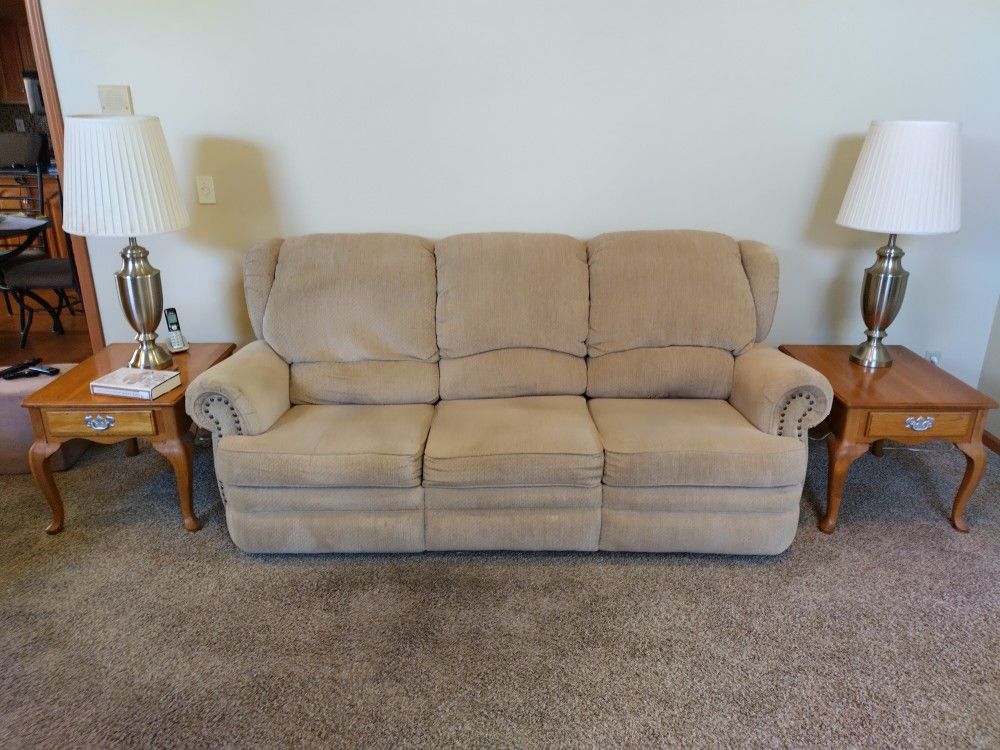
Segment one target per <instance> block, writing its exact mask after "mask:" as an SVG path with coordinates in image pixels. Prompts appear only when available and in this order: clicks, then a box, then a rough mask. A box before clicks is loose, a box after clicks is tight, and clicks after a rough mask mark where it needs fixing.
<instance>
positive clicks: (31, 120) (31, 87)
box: [0, 0, 104, 365]
mask: <svg viewBox="0 0 1000 750" xmlns="http://www.w3.org/2000/svg"><path fill="white" fill-rule="evenodd" d="M0 153H2V154H4V156H3V160H2V161H0V214H2V215H3V217H5V218H6V219H7V220H6V221H3V220H0V274H2V275H0V282H3V283H4V286H8V285H7V284H6V282H5V278H7V277H9V278H10V279H11V280H12V283H11V284H10V286H16V290H6V291H5V293H0V365H8V364H13V363H15V362H21V361H23V360H26V359H30V358H34V357H41V358H42V360H43V361H44V362H46V363H54V362H67V363H68V362H79V361H81V360H83V359H86V358H87V357H89V356H90V355H91V354H92V353H93V352H94V351H98V350H100V349H102V348H103V347H104V334H103V330H102V328H101V320H100V311H99V309H98V305H97V297H96V294H95V290H94V281H93V276H92V273H91V268H90V257H89V254H88V252H87V243H86V240H85V239H84V238H82V237H71V236H69V235H67V234H66V233H65V232H63V230H62V190H61V174H62V172H61V169H62V164H63V120H62V110H61V107H60V104H59V95H58V91H57V90H56V84H55V77H54V76H53V73H52V61H51V58H50V56H49V48H48V41H47V38H46V35H45V23H44V19H43V17H42V9H41V2H40V0H0ZM4 162H6V163H4ZM39 222H41V223H44V226H43V227H41V228H39V227H38V223H39ZM33 225H34V230H37V231H34V230H33V229H32V226H33ZM22 229H24V230H25V233H20V232H21V230H22ZM29 240H30V241H29ZM49 260H51V261H54V262H53V263H49V264H48V266H47V267H46V266H43V265H31V264H33V263H36V262H44V261H49ZM50 269H53V270H55V269H58V270H60V271H66V272H68V273H69V274H70V278H71V280H72V284H71V288H69V289H67V290H65V292H64V291H62V290H57V289H46V288H38V289H32V290H31V291H32V294H33V295H34V299H33V298H32V297H31V296H28V295H27V294H25V292H24V290H25V289H26V288H27V287H26V285H27V284H29V283H33V282H37V283H39V284H40V287H45V286H46V282H47V281H48V282H51V279H52V276H51V275H49V276H48V277H46V274H45V273H44V271H46V270H50ZM58 278H60V279H62V278H64V277H62V276H60V277H58ZM49 285H51V284H49ZM64 298H65V299H64ZM67 299H68V300H69V301H70V302H71V303H72V304H71V305H70V306H69V307H68V308H67V307H66V305H65V304H64V303H65V301H66V300H67ZM46 305H47V306H48V307H49V308H51V309H52V310H58V321H59V325H58V326H56V325H55V324H54V321H53V319H52V316H51V314H50V312H49V311H48V310H46V309H45V307H46ZM25 306H30V307H31V308H33V314H32V313H27V314H26V310H27V308H26V307H25ZM28 317H32V318H33V320H32V321H31V327H30V329H29V330H28V332H27V336H26V337H25V336H23V335H22V321H23V320H24V319H26V318H28ZM55 327H61V328H62V329H63V333H56V332H54V330H53V329H54V328H55ZM22 343H23V346H22Z"/></svg>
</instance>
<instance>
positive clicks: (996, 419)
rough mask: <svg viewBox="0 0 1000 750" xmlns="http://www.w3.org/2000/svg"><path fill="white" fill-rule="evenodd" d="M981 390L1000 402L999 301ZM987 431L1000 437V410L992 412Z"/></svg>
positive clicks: (980, 385)
mask: <svg viewBox="0 0 1000 750" xmlns="http://www.w3.org/2000/svg"><path fill="white" fill-rule="evenodd" d="M979 390H981V391H983V392H984V393H988V394H990V395H991V396H992V397H993V399H994V400H995V401H998V402H1000V300H997V311H996V315H994V316H993V333H992V334H991V335H990V344H989V348H987V350H986V359H985V360H984V361H983V373H982V375H980V376H979ZM986 429H987V430H989V431H990V432H992V433H993V434H994V435H996V436H998V437H1000V409H994V410H993V411H992V412H990V416H989V418H988V419H987V420H986Z"/></svg>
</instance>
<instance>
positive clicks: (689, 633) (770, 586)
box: [0, 444, 1000, 750]
mask: <svg viewBox="0 0 1000 750" xmlns="http://www.w3.org/2000/svg"><path fill="white" fill-rule="evenodd" d="M933 447H935V448H939V449H943V448H944V446H943V445H937V444H935V445H934V446H933ZM990 460H991V467H990V469H989V471H988V473H987V475H986V477H985V478H984V480H983V483H982V484H981V485H980V488H979V490H978V492H977V493H976V496H975V497H974V499H973V502H972V504H971V507H970V511H969V514H968V518H969V521H970V522H971V523H972V526H973V532H972V533H971V534H969V535H961V534H958V533H956V532H954V531H952V529H951V528H950V527H949V525H948V523H947V522H946V520H945V517H946V511H947V508H948V506H949V504H950V498H951V495H952V493H953V492H954V489H955V487H956V486H957V483H958V479H959V477H960V475H961V471H962V469H963V466H964V460H963V459H962V458H961V457H960V456H959V455H958V454H957V453H955V452H953V451H947V452H933V453H910V452H901V451H893V452H887V453H886V455H885V457H884V458H881V459H876V458H874V457H872V456H865V457H863V458H862V459H860V460H859V461H858V463H857V464H856V465H855V467H854V469H853V470H852V472H851V477H850V480H849V486H848V493H849V498H848V500H847V501H846V503H845V508H844V512H843V514H842V517H841V529H840V531H838V532H837V534H836V535H834V536H832V537H827V536H824V535H822V534H820V533H819V532H818V531H817V530H816V528H815V520H816V508H817V505H818V504H819V500H818V498H820V497H822V493H823V492H824V490H825V471H826V457H825V450H818V449H817V446H816V445H814V446H813V449H812V456H811V462H810V467H809V481H808V484H807V488H806V496H805V498H804V500H803V503H802V521H801V525H800V529H799V534H798V537H797V539H796V541H795V543H794V544H793V546H792V548H791V550H790V551H789V552H788V553H786V554H785V555H783V556H781V557H778V558H771V559H752V558H740V557H698V556H682V555H673V556H655V555H610V554H580V555H577V554H558V555H552V554H462V555H458V554H428V555H407V556H398V557H397V556H394V557H378V556H355V557H339V556H323V557H284V558H282V557H265V556H248V555H245V554H243V553H241V552H239V551H238V550H237V549H236V548H235V547H234V546H233V545H232V543H231V542H230V541H229V538H228V536H227V534H226V530H225V524H224V519H223V515H222V507H221V505H220V504H219V502H218V495H217V491H216V489H215V486H214V483H213V481H212V473H211V472H212V470H211V462H210V456H209V455H208V454H207V452H205V451H199V453H198V458H197V476H196V486H195V489H196V493H197V497H198V498H199V500H198V510H199V513H200V514H201V516H202V518H203V520H204V522H205V528H204V530H202V531H201V532H199V533H197V534H187V533H185V532H184V531H183V530H182V529H181V524H180V518H179V515H178V513H177V510H176V506H175V501H174V494H173V485H172V480H171V475H170V474H169V472H167V471H166V470H165V466H166V464H165V463H164V462H163V461H162V460H161V459H160V458H159V457H158V456H156V455H155V454H154V453H152V452H151V451H150V450H149V449H148V448H146V449H145V450H144V451H143V453H142V454H141V455H140V456H139V457H137V458H135V459H132V460H126V459H125V458H124V455H123V447H122V446H113V447H110V448H96V447H95V448H93V449H91V451H90V452H89V453H88V454H87V456H86V457H85V458H84V460H83V463H82V464H81V465H80V466H78V467H77V468H76V469H74V470H73V471H71V472H69V473H65V474H60V475H58V476H57V481H58V483H59V485H60V487H61V488H62V489H63V492H64V494H65V496H66V498H67V528H66V531H65V532H64V533H63V534H62V535H60V536H57V537H48V536H46V535H45V534H43V533H42V528H43V527H44V525H45V523H46V520H47V517H46V513H45V512H44V505H43V502H42V499H41V495H40V494H39V493H38V491H37V490H36V489H35V488H34V486H33V485H32V483H31V480H30V478H27V477H0V492H2V499H0V542H2V547H0V748H5V749H7V748H46V749H47V750H53V749H55V748H64V747H65V748H101V747H140V746H141V747H199V748H203V747H240V748H267V747H370V748H376V747H450V746H457V747H526V748H534V747H612V746H616V747H635V748H648V747H655V746H662V747H692V748H694V747H718V748H734V747H775V748H777V747H797V748H801V747H827V748H844V747H926V748H967V747H976V748H997V747H1000V461H998V457H997V456H995V455H991V457H990Z"/></svg>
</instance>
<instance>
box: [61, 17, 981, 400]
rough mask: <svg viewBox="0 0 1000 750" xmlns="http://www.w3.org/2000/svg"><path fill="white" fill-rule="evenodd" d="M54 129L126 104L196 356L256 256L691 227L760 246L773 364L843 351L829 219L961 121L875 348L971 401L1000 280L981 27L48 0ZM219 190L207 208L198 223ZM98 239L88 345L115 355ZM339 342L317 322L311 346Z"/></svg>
mask: <svg viewBox="0 0 1000 750" xmlns="http://www.w3.org/2000/svg"><path fill="white" fill-rule="evenodd" d="M43 9H44V13H45V21H46V26H47V29H48V33H49V39H50V43H51V48H52V55H53V62H54V67H55V74H56V79H57V83H58V86H59V92H60V95H61V98H62V103H63V111H64V113H66V114H70V113H78V112H93V111H95V110H96V109H97V93H96V87H97V85H98V84H101V83H112V84H116V83H128V84H131V85H132V87H133V96H134V101H135V105H136V108H137V111H138V112H140V113H146V114H156V115H159V116H160V117H161V118H162V120H163V124H164V128H165V131H166V134H167V138H168V141H169V143H170V146H171V149H172V151H173V154H174V159H175V162H176V165H177V168H178V172H179V175H180V177H181V179H182V181H183V188H184V190H185V192H186V193H187V195H188V199H189V201H190V204H191V211H192V219H193V224H192V226H191V228H190V229H188V230H186V231H183V232H178V233H175V234H169V235H161V236H156V237H150V238H147V239H145V240H144V244H145V245H146V246H147V247H149V249H150V251H151V254H152V260H153V262H154V263H155V264H156V265H157V266H159V267H160V268H161V269H162V271H163V284H164V290H165V294H166V301H167V304H169V305H174V306H176V307H177V308H178V309H179V312H180V314H181V318H182V320H183V321H184V326H185V332H186V333H187V334H188V336H189V337H190V338H191V339H193V340H195V341H197V340H222V339H237V340H240V341H245V340H246V339H247V338H249V336H250V329H249V325H248V324H247V322H246V314H245V311H244V308H243V302H242V297H241V278H240V270H239V263H240V257H241V255H242V253H243V251H244V250H245V249H246V248H247V247H248V245H249V244H250V243H251V242H252V241H254V240H256V239H260V238H264V237H268V236H272V235H292V234H301V233H306V232H318V231H367V230H382V231H403V232H413V233H418V234H423V235H425V236H430V237H439V236H442V235H446V234H450V233H453V232H463V231H476V230H500V229H506V230H527V231H556V232H566V233H568V234H573V235H576V236H580V237H587V236H591V235H594V234H597V233H599V232H604V231H609V230H616V229H628V228H650V227H672V228H700V229H712V230H718V231H722V232H726V233H729V234H732V235H735V236H736V237H739V238H752V239H758V240H761V241H764V242H767V243H770V244H771V245H773V246H774V247H775V248H776V250H777V252H778V254H779V257H780V260H781V268H782V285H781V299H780V302H779V306H778V312H777V316H776V321H775V325H774V328H773V331H772V334H771V337H770V341H771V342H772V343H781V342H847V343H856V342H857V341H860V340H861V338H862V328H863V326H862V322H861V314H860V311H859V309H858V296H859V290H860V285H861V275H862V271H863V269H864V268H865V266H867V265H869V264H870V263H871V262H872V260H873V258H874V251H875V249H876V248H877V247H878V246H879V245H880V244H881V243H882V242H883V241H884V239H885V238H883V237H879V236H877V235H874V234H865V233H861V232H855V231H850V230H846V229H841V228H839V227H837V226H835V224H834V217H835V215H836V212H837V208H838V207H839V204H840V200H841V198H842V196H843V191H844V188H845V187H846V184H847V180H848V178H849V176H850V171H851V169H852V167H853V163H854V159H855V158H856V156H857V152H858V149H859V147H860V142H861V137H862V136H863V134H864V132H865V131H866V129H867V127H868V123H869V121H870V120H872V119H905V118H914V119H955V120H960V121H962V122H963V123H964V133H965V139H964V145H965V182H964V187H965V200H964V222H963V229H962V231H961V232H959V233H958V234H954V235H948V236H943V237H901V238H900V244H901V245H902V247H903V248H904V249H905V250H906V260H905V264H906V267H907V268H908V269H909V270H910V271H911V272H912V276H911V277H910V284H909V290H908V292H907V299H906V303H905V305H904V306H903V310H902V312H901V314H900V316H899V318H898V320H897V321H896V322H895V323H894V324H893V326H892V328H891V329H890V335H889V341H890V343H905V344H907V345H909V346H910V347H911V348H912V349H914V350H916V351H918V352H920V353H923V352H925V351H928V350H939V351H942V352H943V353H944V358H943V362H942V364H943V366H944V367H946V368H947V369H949V370H950V371H952V372H954V373H955V374H957V375H958V376H959V377H961V378H963V379H964V380H966V381H967V382H970V383H975V382H976V381H977V380H978V378H979V374H980V371H981V370H982V365H983V355H984V352H985V351H986V345H987V341H988V340H989V334H990V321H989V320H988V319H987V318H986V316H984V315H983V312H982V311H983V310H984V309H986V308H989V309H992V306H993V304H994V301H995V299H996V294H997V279H998V278H1000V253H997V252H996V249H995V245H994V244H993V243H994V241H995V239H996V238H997V237H998V236H1000V214H998V212H997V211H996V206H995V201H996V175H997V174H1000V148H998V145H997V138H998V133H1000V96H997V95H996V92H1000V44H998V43H997V30H998V29H1000V2H983V1H982V0H954V1H953V2H942V0H879V2H871V0H837V1H834V0H826V1H825V2H802V0H763V1H761V2H752V3H751V2H745V0H702V1H701V2H691V1H690V0H673V1H669V0H663V1H662V2H645V1H640V0H572V1H570V0H556V1H555V2H537V0H530V1H529V0H510V1H509V2H482V1H470V0H436V1H435V2H412V1H411V0H376V1H373V2H358V1H357V0H350V1H347V0H340V1H336V0H334V1H330V0H297V1H296V2H292V3H284V4H280V3H277V4H276V3H275V2H273V0H267V1H266V2H265V0H238V1H237V0H212V1H211V2H206V1H205V0H171V1H170V2H162V1H161V0H156V1H154V0H102V1H101V2H87V3H84V2H75V1H71V0H44V2H43ZM197 174H211V175H214V176H215V183H216V193H217V195H218V205H215V206H198V205H196V204H195V203H194V196H195V190H194V176H195V175H197ZM123 243H124V240H96V239H95V240H94V241H93V242H92V243H91V245H92V248H93V265H94V271H95V276H96V278H97V281H98V285H99V289H98V295H99V298H100V302H101V308H102V311H103V313H104V322H105V328H106V332H107V335H108V338H109V339H111V340H124V339H126V338H129V337H130V336H131V330H130V329H129V327H128V326H127V324H126V323H125V321H124V319H123V318H122V316H121V314H120V312H119V310H118V303H117V295H116V292H115V289H114V285H113V279H112V272H113V271H114V270H115V269H116V268H117V266H118V260H117V250H118V249H119V247H120V246H121V245H122V244H123ZM333 322H334V321H331V324H332V323H333Z"/></svg>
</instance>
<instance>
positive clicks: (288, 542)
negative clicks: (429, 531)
mask: <svg viewBox="0 0 1000 750" xmlns="http://www.w3.org/2000/svg"><path fill="white" fill-rule="evenodd" d="M395 491H396V492H399V493H404V492H411V491H410V490H395ZM412 492H415V493H420V492H422V490H421V489H420V488H417V489H415V490H412ZM226 526H227V527H228V528H229V536H230V537H232V540H233V542H234V543H235V544H236V546H237V547H239V548H240V549H241V550H243V551H244V552H269V553H275V552H278V553H285V554H303V553H321V552H348V553H350V552H422V551H423V550H424V549H425V547H426V545H425V543H424V512H423V510H422V509H413V510H406V509H401V510H374V511H358V510H333V511H324V510H278V511H272V512H269V513H244V512H243V511H239V510H230V509H229V508H226Z"/></svg>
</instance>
